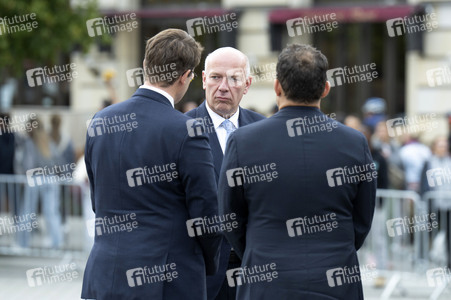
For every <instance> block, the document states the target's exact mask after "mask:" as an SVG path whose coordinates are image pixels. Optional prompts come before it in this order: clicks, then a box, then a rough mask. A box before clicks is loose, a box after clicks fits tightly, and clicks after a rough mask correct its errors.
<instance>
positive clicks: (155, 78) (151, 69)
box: [144, 28, 203, 87]
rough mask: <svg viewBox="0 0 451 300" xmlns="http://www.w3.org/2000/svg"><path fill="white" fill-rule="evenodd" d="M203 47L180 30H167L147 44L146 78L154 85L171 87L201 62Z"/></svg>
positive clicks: (145, 58)
mask: <svg viewBox="0 0 451 300" xmlns="http://www.w3.org/2000/svg"><path fill="white" fill-rule="evenodd" d="M202 50H203V47H202V46H201V45H200V44H199V43H198V42H196V41H195V40H194V39H193V37H192V36H190V35H189V34H188V33H186V32H185V31H183V30H180V29H173V28H171V29H166V30H163V31H161V32H160V33H158V34H157V35H155V36H153V37H152V38H150V39H149V40H148V41H147V43H146V50H145V56H144V76H145V78H146V79H147V80H148V81H149V82H150V83H152V84H156V85H158V86H162V87H168V86H171V85H172V84H173V83H174V82H175V81H176V80H177V79H178V78H179V77H180V76H182V74H183V73H184V72H186V71H187V70H193V69H194V68H195V67H196V66H197V65H198V64H199V62H200V57H201V53H202Z"/></svg>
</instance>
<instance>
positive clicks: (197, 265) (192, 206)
mask: <svg viewBox="0 0 451 300" xmlns="http://www.w3.org/2000/svg"><path fill="white" fill-rule="evenodd" d="M202 49H203V48H202V46H201V45H200V44H199V43H197V42H196V41H195V40H194V39H193V38H192V37H191V36H189V35H188V34H187V33H186V32H185V31H182V30H179V29H168V30H164V31H162V32H160V33H159V34H157V35H155V36H154V37H152V38H151V39H149V40H148V41H147V44H146V50H145V59H144V70H145V71H146V72H145V83H144V85H142V86H140V87H139V89H138V90H137V91H136V92H135V94H134V95H133V96H132V97H131V98H130V99H128V100H127V101H124V102H122V103H118V104H114V105H111V106H109V107H107V108H105V109H103V110H101V111H100V112H98V113H97V114H96V115H95V116H94V118H93V119H92V121H91V123H90V125H89V128H88V136H87V141H86V150H85V156H86V157H85V161H86V168H87V172H88V176H89V181H90V184H91V199H92V206H93V210H94V211H95V213H96V219H95V225H96V226H95V242H94V246H93V248H92V251H91V254H90V256H89V259H88V263H87V266H86V270H85V275H84V279H83V290H82V298H84V299H86V298H89V299H96V300H122V299H152V300H156V299H159V300H168V299H172V300H179V299H193V300H198V299H206V297H207V291H206V274H209V275H212V274H214V273H215V272H216V271H217V268H218V262H219V248H220V244H221V237H220V236H218V235H203V236H196V237H193V238H191V237H190V236H189V235H188V234H187V230H195V229H196V228H195V226H194V225H195V224H194V223H195V222H194V221H193V220H195V219H198V218H205V217H206V218H211V217H213V216H215V215H216V214H217V196H216V181H215V179H214V176H215V175H214V167H213V160H212V155H211V150H210V146H209V144H208V138H207V136H206V135H198V136H194V137H191V136H190V135H189V133H188V130H187V127H186V123H187V121H188V120H190V118H188V117H187V116H185V115H183V114H182V113H180V112H179V111H177V110H175V109H174V104H175V103H177V102H179V101H180V100H181V99H182V97H183V95H184V94H185V92H186V90H187V89H188V86H189V84H190V81H191V80H192V78H193V77H194V68H195V67H196V66H197V65H198V64H199V61H200V57H201V52H202ZM187 223H188V224H190V223H193V224H192V225H193V226H192V228H191V227H190V228H187Z"/></svg>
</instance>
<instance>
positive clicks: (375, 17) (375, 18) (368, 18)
mask: <svg viewBox="0 0 451 300" xmlns="http://www.w3.org/2000/svg"><path fill="white" fill-rule="evenodd" d="M415 8H416V6H412V5H397V6H371V7H369V6H368V7H367V6H362V7H355V6H353V7H309V8H300V9H292V8H284V9H275V10H273V11H271V12H270V14H269V21H270V22H271V23H275V24H285V23H286V21H287V20H289V19H295V18H301V17H309V18H311V17H314V16H315V15H316V16H323V15H327V14H332V13H335V15H336V20H337V21H338V22H344V23H363V22H370V23H376V22H385V21H387V20H389V19H393V18H400V17H405V16H409V15H411V14H412V12H413V11H414V10H415Z"/></svg>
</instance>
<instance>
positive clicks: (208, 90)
mask: <svg viewBox="0 0 451 300" xmlns="http://www.w3.org/2000/svg"><path fill="white" fill-rule="evenodd" d="M249 73H250V65H249V60H248V58H247V56H246V55H244V54H243V53H242V52H241V51H239V50H237V49H234V48H231V47H225V48H219V49H217V50H215V51H214V52H212V53H210V54H209V55H208V56H207V58H206V59H205V70H204V71H203V72H202V80H203V88H204V90H205V96H206V97H205V98H206V101H204V102H203V103H202V104H201V105H200V106H199V107H197V108H195V109H193V110H191V111H189V112H188V113H186V114H187V115H188V116H190V117H192V118H195V119H197V120H198V121H199V122H200V123H201V124H202V125H203V128H202V130H203V131H205V132H207V134H208V137H209V142H210V146H211V151H212V154H213V162H214V166H215V173H216V180H218V179H219V171H220V170H221V164H222V158H223V155H224V150H225V146H226V141H227V138H228V135H229V134H230V133H228V131H230V132H232V131H233V130H235V129H236V128H238V127H242V126H245V125H248V124H250V123H253V122H256V121H259V120H262V119H264V118H265V117H264V116H262V115H260V114H258V113H255V112H253V111H250V110H247V109H243V108H241V107H240V106H239V105H240V102H241V99H242V98H243V95H245V94H246V93H247V91H248V90H249V87H250V85H251V83H252V77H251V76H250V74H249ZM228 121H230V123H231V124H232V125H230V123H229V124H228V125H227V124H224V122H226V123H227V122H228ZM240 264H241V261H240V260H239V258H238V257H237V256H236V254H235V252H234V251H233V250H232V251H231V247H230V244H229V243H228V242H227V241H226V239H225V238H224V240H223V243H222V246H221V257H220V263H219V271H218V273H217V274H216V275H213V276H207V296H208V299H210V300H215V299H216V300H231V299H235V294H236V288H235V287H230V286H229V285H228V284H227V280H226V271H227V269H233V268H236V267H237V266H239V265H240Z"/></svg>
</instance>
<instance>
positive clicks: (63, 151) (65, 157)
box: [50, 114, 75, 165]
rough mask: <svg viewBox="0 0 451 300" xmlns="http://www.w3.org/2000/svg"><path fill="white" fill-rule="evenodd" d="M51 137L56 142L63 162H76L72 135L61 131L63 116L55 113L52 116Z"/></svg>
mask: <svg viewBox="0 0 451 300" xmlns="http://www.w3.org/2000/svg"><path fill="white" fill-rule="evenodd" d="M50 125H51V127H50V137H51V138H52V142H53V143H54V144H55V146H56V149H57V151H58V154H59V156H60V157H61V164H64V165H65V164H71V163H73V162H75V151H74V145H73V142H72V140H71V138H70V136H69V135H68V134H66V133H63V132H61V116H60V115H59V114H54V115H52V116H51V117H50Z"/></svg>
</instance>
